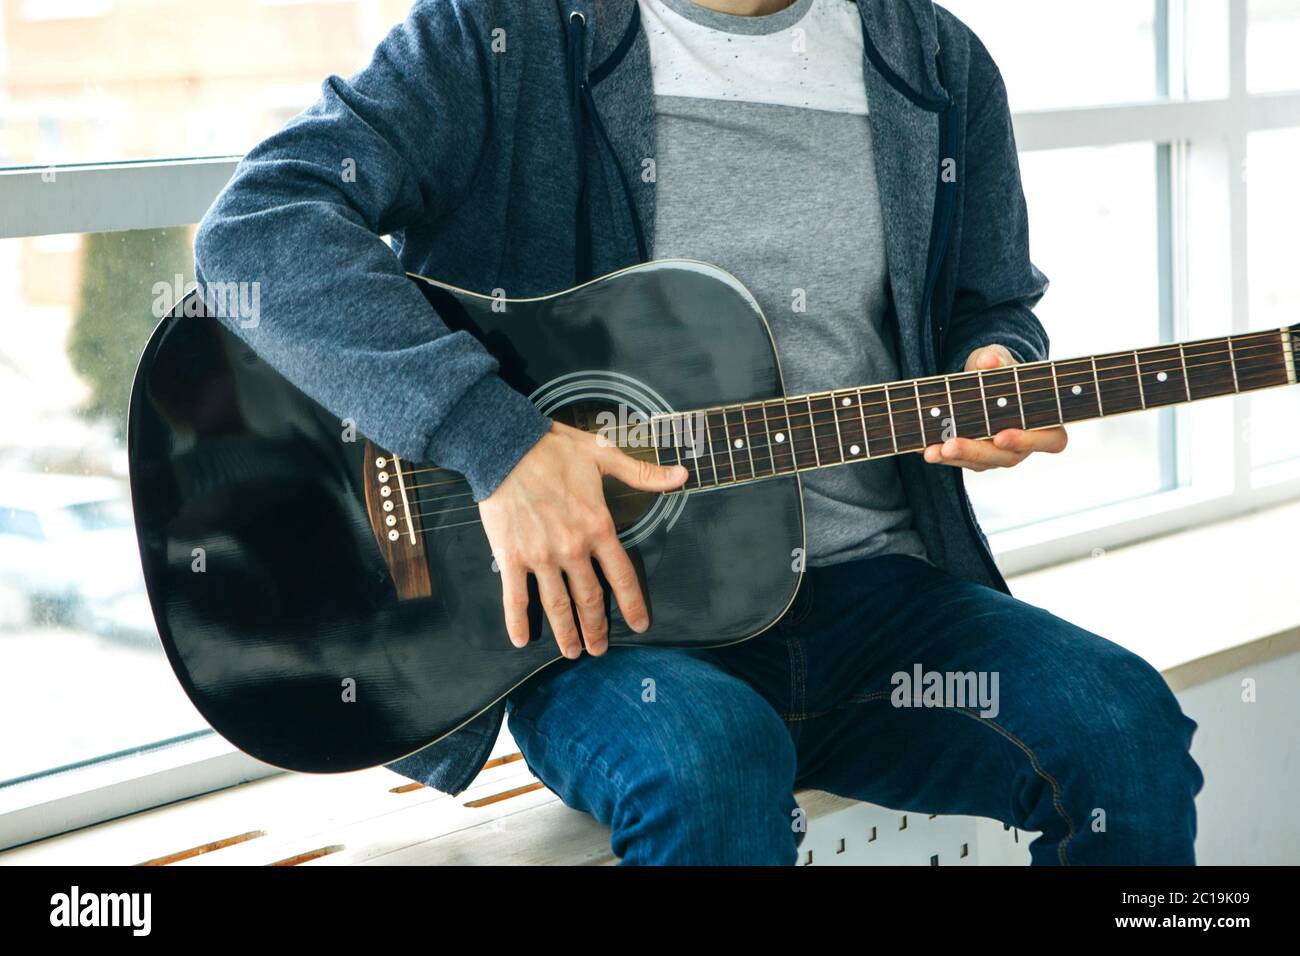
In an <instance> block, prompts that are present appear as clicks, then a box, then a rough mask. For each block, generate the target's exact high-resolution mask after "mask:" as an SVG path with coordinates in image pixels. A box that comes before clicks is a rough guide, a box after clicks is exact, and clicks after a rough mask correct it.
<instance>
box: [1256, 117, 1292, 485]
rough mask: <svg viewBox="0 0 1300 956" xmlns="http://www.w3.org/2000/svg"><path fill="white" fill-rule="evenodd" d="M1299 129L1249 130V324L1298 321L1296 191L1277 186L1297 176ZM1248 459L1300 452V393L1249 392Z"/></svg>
mask: <svg viewBox="0 0 1300 956" xmlns="http://www.w3.org/2000/svg"><path fill="white" fill-rule="evenodd" d="M1297 151H1300V129H1282V130H1270V131H1269V132H1266V133H1252V134H1251V135H1250V138H1249V140H1248V141H1247V147H1246V157H1247V158H1246V168H1247V170H1248V171H1249V172H1248V177H1249V178H1248V182H1247V192H1248V196H1249V199H1248V201H1247V204H1246V209H1247V215H1248V216H1249V218H1250V227H1249V229H1248V230H1247V242H1249V244H1250V328H1251V329H1268V328H1280V327H1281V326H1284V325H1294V324H1295V323H1297V322H1300V269H1296V265H1295V223H1296V220H1297V217H1300V193H1298V192H1297V191H1296V190H1294V189H1278V188H1276V187H1275V186H1274V185H1273V184H1275V183H1288V182H1290V181H1291V177H1292V176H1294V175H1295V158H1296V156H1297V155H1300V153H1298V152H1297ZM1249 401H1250V417H1249V424H1250V435H1251V437H1252V439H1253V440H1252V441H1251V443H1250V459H1251V464H1252V465H1256V466H1259V465H1270V464H1274V463H1276V462H1279V461H1284V460H1286V459H1289V458H1295V457H1297V456H1300V429H1297V428H1296V421H1297V420H1298V419H1300V397H1298V396H1297V395H1296V393H1295V391H1294V390H1293V389H1280V390H1276V391H1272V392H1265V393H1262V394H1260V395H1252V396H1250V399H1249Z"/></svg>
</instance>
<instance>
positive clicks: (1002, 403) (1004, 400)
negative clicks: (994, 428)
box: [998, 398, 1007, 408]
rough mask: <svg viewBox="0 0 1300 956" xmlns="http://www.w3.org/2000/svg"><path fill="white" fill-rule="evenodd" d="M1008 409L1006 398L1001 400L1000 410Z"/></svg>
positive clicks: (999, 400)
mask: <svg viewBox="0 0 1300 956" xmlns="http://www.w3.org/2000/svg"><path fill="white" fill-rule="evenodd" d="M1006 407H1007V400H1006V399H1005V398H999V399H998V408H1006Z"/></svg>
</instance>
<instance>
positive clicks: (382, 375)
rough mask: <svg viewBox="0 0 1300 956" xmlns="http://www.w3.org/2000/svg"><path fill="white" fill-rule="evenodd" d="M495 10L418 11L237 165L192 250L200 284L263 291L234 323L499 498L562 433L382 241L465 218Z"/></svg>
mask: <svg viewBox="0 0 1300 956" xmlns="http://www.w3.org/2000/svg"><path fill="white" fill-rule="evenodd" d="M490 6H491V5H489V4H481V3H480V4H468V3H464V2H460V0H423V2H419V3H417V4H416V5H415V6H414V8H413V9H412V11H411V13H410V15H409V16H408V18H407V20H406V21H405V22H404V23H403V24H401V25H400V26H398V27H395V28H394V29H393V30H392V31H391V32H390V33H389V34H388V36H387V37H386V38H385V39H384V40H383V42H382V43H381V44H380V45H379V47H378V48H377V49H376V50H375V53H374V56H373V58H372V60H371V62H370V64H369V65H368V66H367V67H366V68H365V69H363V70H362V71H361V72H360V73H358V74H356V75H355V76H353V77H351V78H350V79H347V80H344V79H341V78H339V77H337V76H331V77H329V78H328V79H326V80H325V82H324V84H323V86H322V92H321V96H320V98H319V99H318V100H317V101H316V103H315V104H314V105H312V106H311V107H310V108H309V109H307V110H306V111H305V112H303V113H302V114H300V115H299V116H297V117H295V118H294V119H293V120H291V121H290V122H289V124H288V125H287V126H286V127H285V128H284V129H282V130H281V131H280V132H278V133H276V134H274V135H273V136H271V137H270V138H269V139H267V140H265V141H264V142H262V143H261V144H259V145H258V146H256V147H254V148H253V149H252V150H251V151H250V152H249V153H248V154H247V155H246V156H245V157H244V159H243V160H242V162H240V163H239V165H238V167H237V169H236V171H235V174H234V177H233V178H232V179H231V181H230V183H229V184H228V185H227V186H226V188H225V189H224V190H223V191H222V193H221V195H220V196H218V198H217V200H216V202H215V203H214V205H213V206H212V208H211V209H210V210H209V212H208V213H207V215H206V216H205V217H204V219H203V221H202V222H201V223H200V224H199V229H198V233H197V236H196V239H195V250H194V251H195V261H196V271H197V275H198V279H199V281H200V283H202V284H204V285H206V284H207V283H209V282H212V283H217V282H250V283H257V284H258V289H259V293H260V296H259V301H260V306H259V315H258V316H257V317H256V321H251V320H250V319H249V318H248V317H243V318H242V319H240V320H239V321H235V319H234V318H222V319H221V321H223V324H225V325H226V326H227V327H228V328H230V330H231V331H232V332H234V333H235V334H236V335H239V336H240V337H241V338H242V339H244V340H245V341H246V342H247V343H248V344H249V346H250V347H252V348H253V349H254V350H255V351H256V352H257V353H258V354H259V355H260V356H261V357H262V358H263V359H264V360H265V361H266V362H267V363H268V364H270V365H271V366H272V367H273V368H275V369H276V370H277V371H278V372H280V374H282V375H283V376H284V377H285V378H286V379H288V380H289V381H290V382H292V383H293V384H294V385H295V386H297V387H298V388H299V389H301V390H302V391H303V392H305V393H306V394H307V395H309V396H310V397H311V398H313V399H315V400H316V401H317V402H319V403H320V404H321V405H322V406H324V407H325V408H326V409H328V410H329V411H330V412H332V413H334V414H337V415H338V416H339V417H340V419H343V418H350V419H352V420H353V421H354V422H355V423H356V426H357V428H358V430H359V431H360V432H362V433H363V434H364V435H366V436H367V437H368V438H370V439H371V440H372V441H374V442H375V443H376V444H378V445H380V446H382V447H384V448H386V449H388V450H389V451H391V452H394V453H395V454H398V455H401V456H403V457H406V458H411V459H416V460H422V461H430V462H433V463H435V464H437V465H440V466H443V467H447V468H451V469H454V470H456V471H459V472H461V473H462V474H464V475H465V477H466V478H467V479H468V481H469V484H470V486H471V489H472V492H473V497H474V500H475V501H481V500H482V499H483V498H485V497H487V496H488V495H489V494H491V493H492V491H493V490H494V489H495V488H496V486H497V485H498V484H500V482H501V481H502V480H503V479H504V478H505V476H506V475H507V474H508V473H509V471H510V470H511V469H512V468H513V467H514V465H515V464H516V463H517V462H518V460H519V459H520V458H521V457H523V455H524V454H525V453H526V452H527V451H528V450H529V449H530V448H531V447H532V446H533V444H534V443H536V442H537V441H538V439H540V438H541V437H542V435H544V434H545V433H546V431H547V429H548V428H549V427H550V420H549V419H548V418H546V416H544V415H542V414H541V413H540V412H538V411H537V410H536V409H535V408H534V407H533V405H532V404H531V403H530V402H529V401H528V399H527V398H525V397H524V396H523V395H521V394H520V393H518V392H517V391H515V390H514V389H512V388H511V387H509V386H508V385H506V383H505V382H504V381H503V380H502V379H501V378H500V377H498V375H497V371H498V365H497V362H496V360H495V359H494V358H493V357H492V355H491V354H490V353H489V352H488V351H487V350H486V349H485V348H484V347H483V346H482V345H481V344H480V343H479V342H478V341H477V340H476V339H474V337H473V336H471V335H470V334H469V333H467V332H463V331H460V332H452V331H450V330H449V329H448V328H447V326H446V325H445V324H444V323H443V322H442V321H441V319H440V318H439V317H438V315H437V313H436V312H435V311H434V310H433V309H432V308H431V307H430V306H429V304H428V303H427V301H426V300H425V298H424V296H423V295H422V294H421V293H420V291H419V290H418V289H417V288H416V287H415V286H414V284H413V283H412V282H411V280H410V279H408V278H407V277H406V275H405V270H404V269H403V267H402V264H401V262H400V261H399V259H398V257H397V255H396V254H395V253H394V252H393V251H392V249H390V248H389V246H388V245H387V243H385V242H384V240H383V239H382V238H381V237H382V236H384V235H388V234H390V233H393V232H397V231H400V230H402V229H403V228H405V227H407V226H410V225H412V224H415V223H420V222H427V221H429V220H431V219H435V218H437V217H438V216H440V215H442V214H444V213H446V212H447V211H448V210H449V209H451V208H453V207H454V206H455V204H456V203H457V202H458V200H459V198H460V197H463V196H464V195H465V194H466V193H467V191H468V190H467V187H468V185H469V183H470V182H471V180H472V178H473V176H474V174H475V172H476V170H477V167H478V163H479V160H480V158H481V157H482V155H483V152H484V150H485V149H486V148H487V146H488V142H489V139H490V135H491V122H492V119H491V117H492V103H493V92H494V88H495V82H496V80H495V78H496V70H497V66H496V64H495V63H493V62H492V58H493V57H494V55H495V54H493V53H492V52H491V46H490V44H491V30H492V26H491V24H490V23H489V22H488V20H489V14H488V13H486V12H485V11H486V10H487V9H488V8H490Z"/></svg>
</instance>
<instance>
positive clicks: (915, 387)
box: [912, 379, 929, 448]
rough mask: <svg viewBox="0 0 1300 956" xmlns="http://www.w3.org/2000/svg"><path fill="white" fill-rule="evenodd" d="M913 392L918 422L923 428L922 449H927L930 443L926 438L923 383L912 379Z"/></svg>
mask: <svg viewBox="0 0 1300 956" xmlns="http://www.w3.org/2000/svg"><path fill="white" fill-rule="evenodd" d="M912 391H914V392H915V393H916V422H917V424H918V425H920V426H921V447H922V448H925V447H926V446H927V445H928V444H929V442H928V441H927V440H926V437H925V412H924V411H922V409H921V383H920V382H918V381H917V380H916V379H912Z"/></svg>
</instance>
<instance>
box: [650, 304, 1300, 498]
mask: <svg viewBox="0 0 1300 956" xmlns="http://www.w3.org/2000/svg"><path fill="white" fill-rule="evenodd" d="M1293 334H1297V335H1300V325H1296V326H1292V327H1290V328H1283V329H1275V330H1273V331H1269V332H1250V333H1245V334H1242V335H1231V336H1226V337H1223V338H1217V339H1201V340H1198V341H1195V342H1182V343H1175V344H1173V345H1159V346H1154V347H1152V348H1146V349H1134V350H1131V351H1126V352H1109V353H1106V354H1104V355H1093V356H1089V357H1086V358H1074V359H1062V360H1058V361H1047V362H1032V363H1029V364H1026V365H1015V366H1011V367H1008V368H999V369H991V370H986V371H976V372H959V373H956V374H952V375H936V376H931V377H929V378H917V379H909V380H906V381H899V382H888V383H885V384H879V385H864V386H862V387H859V388H845V389H836V390H834V391H829V392H815V393H812V394H808V395H794V396H789V397H785V398H778V399H770V400H767V401H761V402H749V403H746V404H742V405H724V406H718V407H715V408H706V409H699V410H696V411H691V412H679V413H673V414H669V415H661V416H656V417H655V418H653V419H651V421H650V426H651V428H650V436H651V440H652V441H653V442H654V445H655V449H656V453H657V455H658V459H659V462H660V463H661V464H665V465H673V464H681V465H685V466H686V468H687V470H688V471H689V472H690V477H689V478H688V480H687V481H686V483H685V484H684V485H683V486H682V488H681V489H679V491H695V490H703V489H708V488H718V487H723V486H727V485H734V484H741V483H744V482H749V481H755V480H761V479H765V478H774V477H777V476H780V475H789V474H794V473H796V472H802V471H811V470H814V469H818V468H830V467H833V466H835V465H843V464H851V463H853V462H855V461H866V460H869V459H873V458H886V457H889V456H892V455H901V454H905V453H908V452H917V451H921V450H923V449H924V448H926V447H927V446H929V445H933V444H938V443H940V442H943V441H946V440H947V439H949V438H954V437H962V438H990V437H992V436H993V435H995V434H997V433H998V432H999V431H1002V430H1003V429H1006V428H1021V429H1039V428H1053V427H1056V426H1058V425H1064V424H1069V423H1071V422H1081V421H1087V420H1089V419H1094V418H1109V417H1111V416H1113V415H1123V414H1126V413H1128V412H1137V411H1142V410H1144V409H1148V408H1164V407H1167V406H1170V405H1182V404H1185V403H1187V402H1194V401H1199V400H1201V399H1205V398H1215V397H1217V396H1220V395H1235V394H1239V393H1241V392H1252V391H1257V390H1259V389H1265V388H1273V387H1276V386H1279V385H1290V384H1295V382H1296V370H1295V359H1294V357H1293V354H1292V344H1291V339H1292V335H1293Z"/></svg>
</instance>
